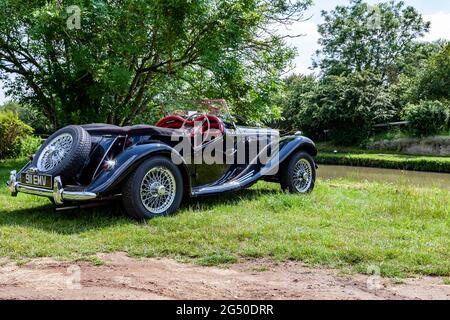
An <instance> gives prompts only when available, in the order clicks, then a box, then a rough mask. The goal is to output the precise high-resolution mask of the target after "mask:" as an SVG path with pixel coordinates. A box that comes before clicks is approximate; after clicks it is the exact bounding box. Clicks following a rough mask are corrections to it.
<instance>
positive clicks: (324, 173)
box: [317, 165, 450, 190]
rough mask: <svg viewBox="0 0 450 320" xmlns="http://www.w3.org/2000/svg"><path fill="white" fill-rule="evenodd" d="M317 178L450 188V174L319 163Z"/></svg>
mask: <svg viewBox="0 0 450 320" xmlns="http://www.w3.org/2000/svg"><path fill="white" fill-rule="evenodd" d="M317 176H318V178H319V179H325V180H326V179H335V178H346V179H351V180H357V181H369V182H372V181H374V182H390V183H397V184H409V185H414V186H417V187H438V188H444V189H449V190H450V174H448V173H435V172H419V171H405V170H395V169H380V168H365V167H348V166H331V165H319V169H318V171H317Z"/></svg>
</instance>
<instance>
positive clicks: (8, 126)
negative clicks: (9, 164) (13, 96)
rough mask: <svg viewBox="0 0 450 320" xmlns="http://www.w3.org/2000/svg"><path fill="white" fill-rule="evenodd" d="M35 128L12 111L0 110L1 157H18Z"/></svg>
mask: <svg viewBox="0 0 450 320" xmlns="http://www.w3.org/2000/svg"><path fill="white" fill-rule="evenodd" d="M32 132H33V129H32V128H31V127H30V126H28V125H26V124H25V123H23V122H22V121H21V120H20V119H19V118H18V117H17V115H15V114H14V113H12V112H0V159H5V158H13V157H17V156H19V155H20V153H21V149H22V143H23V140H24V139H25V138H27V137H28V136H29V135H30V134H31V133H32Z"/></svg>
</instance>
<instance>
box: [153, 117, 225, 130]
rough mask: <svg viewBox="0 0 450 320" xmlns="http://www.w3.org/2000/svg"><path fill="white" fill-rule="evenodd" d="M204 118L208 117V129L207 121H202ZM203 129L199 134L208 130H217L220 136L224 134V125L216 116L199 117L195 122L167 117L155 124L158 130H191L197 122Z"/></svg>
mask: <svg viewBox="0 0 450 320" xmlns="http://www.w3.org/2000/svg"><path fill="white" fill-rule="evenodd" d="M205 117H208V121H209V127H208V121H204V120H205ZM203 121H204V123H203V127H202V131H201V133H205V132H207V131H209V130H212V129H215V130H218V131H219V133H220V134H223V133H224V132H225V125H224V124H223V121H222V120H221V119H220V118H218V117H216V116H211V115H208V116H199V117H198V118H197V119H195V120H191V121H186V119H184V118H183V117H180V116H168V117H165V118H163V119H161V120H159V121H158V122H157V123H156V126H157V127H160V128H168V129H180V128H182V127H185V128H193V127H194V126H195V123H196V122H197V123H198V122H203Z"/></svg>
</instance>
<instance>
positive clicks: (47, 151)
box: [36, 133, 73, 172]
mask: <svg viewBox="0 0 450 320" xmlns="http://www.w3.org/2000/svg"><path fill="white" fill-rule="evenodd" d="M72 146H73V137H72V135H70V134H68V133H63V134H61V135H59V136H57V137H55V138H54V139H53V140H52V141H51V142H50V143H49V144H48V145H47V146H46V147H45V148H44V149H43V150H42V152H41V154H40V155H39V158H38V161H37V165H36V166H37V169H38V170H39V171H40V172H48V171H50V170H52V169H54V168H55V167H57V166H58V165H59V164H60V163H61V161H63V160H64V158H65V157H66V156H67V154H68V153H69V152H70V150H71V149H72Z"/></svg>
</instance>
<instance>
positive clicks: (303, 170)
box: [293, 159, 313, 193]
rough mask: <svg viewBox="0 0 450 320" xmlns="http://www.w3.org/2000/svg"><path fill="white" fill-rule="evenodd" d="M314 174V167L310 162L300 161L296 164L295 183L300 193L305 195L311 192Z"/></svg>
mask: <svg viewBox="0 0 450 320" xmlns="http://www.w3.org/2000/svg"><path fill="white" fill-rule="evenodd" d="M312 173H313V171H312V167H311V164H310V163H309V161H308V160H306V159H300V160H299V161H298V162H297V163H296V164H295V167H294V173H293V174H294V176H293V183H294V187H295V189H296V190H297V191H298V192H300V193H305V192H307V191H308V190H309V188H310V187H311V184H312V178H313V174H312Z"/></svg>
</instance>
